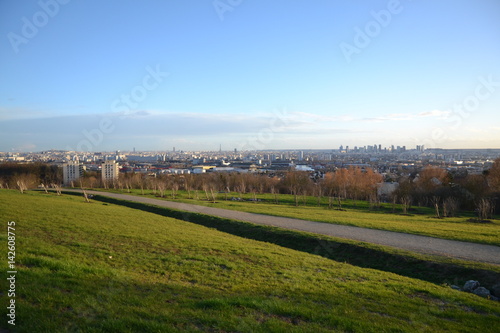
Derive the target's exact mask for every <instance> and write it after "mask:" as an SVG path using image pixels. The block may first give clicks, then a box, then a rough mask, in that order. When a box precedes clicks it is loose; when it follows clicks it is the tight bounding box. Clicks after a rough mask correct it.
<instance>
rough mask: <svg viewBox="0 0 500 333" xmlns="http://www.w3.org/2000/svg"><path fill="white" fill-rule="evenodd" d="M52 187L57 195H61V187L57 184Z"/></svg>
mask: <svg viewBox="0 0 500 333" xmlns="http://www.w3.org/2000/svg"><path fill="white" fill-rule="evenodd" d="M52 187H53V188H55V190H56V194H57V195H61V185H59V184H57V183H53V184H52Z"/></svg>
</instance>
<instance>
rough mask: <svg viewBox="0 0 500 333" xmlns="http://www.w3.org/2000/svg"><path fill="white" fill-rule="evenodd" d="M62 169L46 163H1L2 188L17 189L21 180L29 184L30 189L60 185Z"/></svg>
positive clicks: (0, 181)
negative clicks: (54, 184)
mask: <svg viewBox="0 0 500 333" xmlns="http://www.w3.org/2000/svg"><path fill="white" fill-rule="evenodd" d="M62 177H63V176H62V169H61V168H59V167H58V166H57V165H50V164H46V163H41V162H36V163H16V162H5V163H0V188H3V187H9V188H15V187H16V186H17V182H18V181H19V180H23V181H24V182H26V183H27V186H28V187H29V188H31V187H33V186H36V185H39V184H41V183H44V184H53V183H57V184H60V183H61V182H62Z"/></svg>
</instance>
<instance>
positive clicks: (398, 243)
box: [64, 190, 500, 265]
mask: <svg viewBox="0 0 500 333" xmlns="http://www.w3.org/2000/svg"><path fill="white" fill-rule="evenodd" d="M64 191H72V192H81V190H64ZM87 193H88V194H94V195H101V196H107V197H110V198H115V199H120V200H127V201H135V202H140V203H145V204H149V205H156V206H161V207H168V208H173V209H177V210H182V211H188V212H193V213H200V214H206V215H212V216H218V217H223V218H227V219H231V220H238V221H245V222H250V223H255V224H263V225H270V226H275V227H280V228H285V229H291V230H300V231H306V232H312V233H316V234H322V235H327V236H334V237H339V238H346V239H351V240H357V241H363V242H367V243H373V244H379V245H385V246H391V247H394V248H398V249H403V250H409V251H413V252H418V253H423V254H431V255H439V256H445V257H450V258H455V259H464V260H471V261H478V262H484V263H489V264H495V265H500V247H498V246H494V245H486V244H477V243H468V242H461V241H454V240H448V239H441V238H434V237H427V236H420V235H412V234H405V233H400V232H393V231H385V230H376V229H367V228H359V227H352V226H346V225H339V224H331V223H323V222H314V221H307V220H299V219H293V218H288V217H278V216H270V215H261V214H255V213H246V212H240V211H235V210H228V209H221V208H213V207H205V206H198V205H192V204H186V203H180V202H172V201H166V200H159V199H153V198H144V197H139V196H133V195H128V194H118V193H109V192H99V191H87Z"/></svg>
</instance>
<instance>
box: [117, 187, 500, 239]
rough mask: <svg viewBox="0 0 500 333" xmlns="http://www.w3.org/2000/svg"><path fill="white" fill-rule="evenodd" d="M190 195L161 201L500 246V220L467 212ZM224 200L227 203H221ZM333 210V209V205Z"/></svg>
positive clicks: (285, 197) (284, 198) (290, 198)
mask: <svg viewBox="0 0 500 333" xmlns="http://www.w3.org/2000/svg"><path fill="white" fill-rule="evenodd" d="M108 191H109V192H115V193H123V194H132V195H141V196H142V194H141V191H140V190H131V193H128V192H127V191H121V190H108ZM144 196H148V197H155V198H157V199H162V198H159V197H158V196H157V194H156V195H155V194H153V192H152V191H151V190H148V191H145V192H144ZM191 196H192V199H189V198H188V195H187V193H186V192H184V191H179V193H178V195H177V196H176V198H175V200H174V199H172V197H171V195H170V193H169V192H168V191H167V192H166V194H165V198H163V199H165V200H172V201H179V202H185V203H191V204H196V205H202V206H209V207H217V208H224V209H232V210H239V211H244V212H250V213H258V214H266V215H274V216H285V217H292V218H298V219H305V220H312V221H319V222H327V223H335V224H344V225H351V226H357V227H364V228H371V229H381V230H390V231H397V232H405V233H410V234H418V235H424V236H431V237H438V238H445V239H453V240H460V241H466V242H476V243H484V244H491V245H498V246H500V220H498V219H494V220H491V222H490V223H477V222H470V221H468V220H469V219H470V218H471V217H472V216H473V215H472V214H471V213H470V212H469V213H468V212H464V213H462V216H460V217H447V218H444V219H436V218H434V211H433V210H432V209H429V208H425V207H420V208H414V210H412V211H411V213H412V214H409V215H402V214H399V212H400V208H399V205H398V207H397V208H396V213H392V205H391V204H382V206H381V207H380V209H378V210H370V209H369V207H368V203H366V202H363V201H356V202H354V201H352V200H346V202H344V204H343V209H345V210H342V211H341V210H337V209H328V202H327V198H323V201H322V202H321V204H322V206H320V207H318V206H317V199H316V198H314V197H307V198H306V202H307V204H308V205H307V206H304V205H303V200H302V199H301V200H300V203H301V205H300V206H298V207H295V205H294V201H293V196H291V195H284V194H280V195H279V204H275V203H273V202H274V197H273V196H272V195H270V194H262V195H259V194H257V195H256V197H257V199H260V200H261V201H259V202H250V201H248V199H253V195H252V194H245V195H243V196H241V197H242V199H244V200H245V201H231V200H230V199H231V198H232V197H239V194H238V193H229V194H227V195H226V194H222V193H219V194H217V200H216V203H213V202H212V201H208V200H207V199H206V196H205V193H203V192H201V191H199V193H198V198H199V200H196V199H194V198H195V196H194V194H193V193H192V194H191ZM226 197H227V199H228V200H225V199H226ZM334 207H336V205H335V204H334Z"/></svg>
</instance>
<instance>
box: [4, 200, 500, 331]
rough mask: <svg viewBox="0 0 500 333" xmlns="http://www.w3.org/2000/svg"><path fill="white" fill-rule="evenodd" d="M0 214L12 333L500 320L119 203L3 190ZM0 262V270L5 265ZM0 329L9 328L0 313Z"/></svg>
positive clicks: (471, 326)
mask: <svg viewBox="0 0 500 333" xmlns="http://www.w3.org/2000/svg"><path fill="white" fill-rule="evenodd" d="M0 213H1V216H2V219H3V220H4V223H5V228H4V229H3V230H6V223H7V221H15V222H16V237H17V239H16V242H17V253H16V254H17V258H16V261H17V270H18V274H17V298H16V301H17V303H16V304H17V315H18V317H17V320H16V321H17V325H16V329H17V331H19V332H64V331H76V330H80V331H87V332H104V331H106V332H108V331H115V332H138V331H141V332H165V331H193V332H194V331H206V332H223V331H240V332H259V331H260V332H269V331H278V332H285V331H286V332H304V331H309V332H321V331H325V332H330V331H359V332H370V331H372V332H384V331H386V332H389V331H407V332H414V331H428V332H434V331H440V330H451V331H470V332H495V331H497V328H498V327H499V325H500V305H499V304H500V303H498V302H492V301H488V300H485V299H482V298H479V297H477V296H475V295H471V294H465V293H462V292H458V291H455V290H451V289H449V288H445V287H441V286H436V285H433V284H431V283H427V282H423V281H420V280H416V279H410V278H406V277H402V276H399V275H395V274H391V273H385V272H381V271H376V270H370V269H361V268H358V267H355V266H351V265H347V264H343V263H338V262H335V261H332V260H328V259H325V258H322V257H319V256H315V255H311V254H307V253H303V252H298V251H294V250H290V249H285V248H282V247H279V246H276V245H272V244H269V243H263V242H258V241H253V240H248V239H244V238H240V237H236V236H232V235H228V234H225V233H222V232H219V231H216V230H213V229H209V228H206V227H202V226H199V225H196V224H192V223H188V222H184V221H179V220H175V219H172V218H166V217H162V216H159V215H156V214H151V213H147V212H141V211H138V210H133V209H130V208H126V207H120V206H114V205H111V204H104V203H100V202H92V203H84V202H83V200H82V199H81V198H80V197H74V196H61V197H58V196H55V195H53V194H51V195H46V194H43V193H26V194H24V195H21V194H20V193H18V192H14V191H8V190H0ZM2 242H4V244H5V243H7V239H6V235H5V231H4V232H2ZM2 249H3V250H2V251H4V252H2V253H4V254H5V255H4V258H5V257H6V253H5V251H6V249H5V246H4V247H2ZM0 266H1V268H2V271H3V272H6V271H7V267H6V260H3V261H2V262H1V264H0ZM2 280H3V281H5V279H2ZM6 288H7V286H6V285H5V282H4V283H3V284H2V292H4V291H5V290H6ZM3 296H5V293H3ZM2 299H3V302H4V305H5V304H6V300H5V299H6V297H2ZM4 309H5V307H4ZM4 311H5V310H4ZM3 317H4V318H5V315H4V316H3ZM0 327H2V328H11V327H8V325H7V323H6V320H5V319H4V320H2V321H1V326H0Z"/></svg>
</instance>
